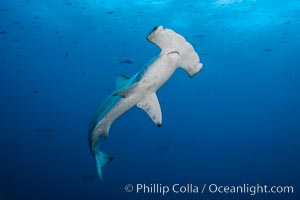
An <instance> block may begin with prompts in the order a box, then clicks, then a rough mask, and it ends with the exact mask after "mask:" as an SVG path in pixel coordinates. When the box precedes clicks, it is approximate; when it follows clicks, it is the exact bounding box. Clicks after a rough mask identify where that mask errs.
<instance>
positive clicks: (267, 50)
mask: <svg viewBox="0 0 300 200" xmlns="http://www.w3.org/2000/svg"><path fill="white" fill-rule="evenodd" d="M264 51H266V52H271V51H272V49H270V48H265V49H264Z"/></svg>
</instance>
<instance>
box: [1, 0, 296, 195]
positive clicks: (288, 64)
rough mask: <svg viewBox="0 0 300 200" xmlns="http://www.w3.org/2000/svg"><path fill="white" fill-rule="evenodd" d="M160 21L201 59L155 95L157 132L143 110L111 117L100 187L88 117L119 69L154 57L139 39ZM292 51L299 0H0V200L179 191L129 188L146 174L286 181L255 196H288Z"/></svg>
mask: <svg viewBox="0 0 300 200" xmlns="http://www.w3.org/2000/svg"><path fill="white" fill-rule="evenodd" d="M160 24H161V25H163V26H164V27H167V28H171V29H173V30H175V31H176V32H178V33H180V34H182V35H184V36H185V38H186V39H187V40H188V41H189V42H190V43H192V44H193V46H194V47H195V49H196V51H197V52H198V53H199V55H200V58H201V62H202V63H203V65H204V67H203V69H202V71H201V72H200V73H199V74H197V75H196V76H195V77H194V78H192V79H190V78H189V77H188V76H187V74H186V73H185V72H184V71H183V70H182V69H179V70H178V71H177V72H176V73H175V75H174V76H173V77H172V78H171V79H170V80H169V82H168V83H167V84H166V85H165V86H164V87H163V88H161V90H159V91H158V98H159V100H160V103H161V108H162V113H163V126H162V128H158V127H156V126H155V125H154V124H153V122H152V121H151V120H150V118H149V117H148V116H147V114H145V113H144V111H142V110H140V109H138V108H134V109H132V110H130V111H129V112H128V113H126V114H124V115H123V116H121V117H120V118H119V119H118V120H117V121H115V123H114V124H113V125H112V127H111V130H110V137H109V140H108V141H107V142H105V144H104V147H103V149H105V152H107V153H109V154H112V155H114V157H115V160H114V161H113V162H111V163H110V164H109V165H107V166H105V167H104V168H103V173H104V174H103V175H104V180H103V181H100V180H98V177H97V174H96V169H95V163H94V160H93V158H92V156H91V154H90V152H89V148H88V144H87V129H88V125H89V121H90V119H91V116H92V114H93V113H94V112H95V110H96V108H97V106H98V105H99V103H100V102H101V100H103V99H104V98H105V97H106V96H107V95H108V94H109V93H110V92H112V91H113V89H114V87H115V78H116V76H117V75H118V74H126V75H129V76H131V75H133V74H134V73H135V72H137V71H138V70H139V69H140V68H141V67H142V66H143V65H144V64H145V63H146V62H148V61H149V60H150V59H151V58H152V57H154V56H156V55H157V54H158V53H159V49H158V48H157V47H156V46H154V45H153V44H150V43H148V42H147V41H146V39H145V38H146V36H147V34H148V33H149V32H150V31H151V29H152V28H153V27H154V26H156V25H160ZM299 52H300V2H299V1H297V0H290V1H280V0H277V1H275V0H265V1H250V0H248V1H246V0H244V1H243V0H218V1H192V0H182V1H175V0H166V1H162V0H146V1H140V0H131V1H117V0H111V1H101V0H89V1H87V0H86V1H84V0H66V1H64V0H56V1H54V0H44V1H38V0H1V2H0V88H1V89H0V92H1V98H0V99H1V100H0V103H1V104H0V109H1V110H0V113H1V114H0V117H1V133H0V199H1V200H3V199H5V200H11V199H33V200H35V199H43V200H48V199H51V200H52V199H71V198H72V199H112V198H114V199H116V198H118V199H168V198H169V199H174V196H173V197H172V196H171V195H168V196H165V197H162V196H159V195H137V194H134V193H130V194H127V193H126V192H125V191H124V186H125V185H126V184H127V183H132V184H136V183H144V182H145V183H148V184H151V183H161V184H166V185H172V184H174V183H177V182H178V183H181V184H186V183H193V184H195V185H202V184H204V183H206V184H210V183H218V184H221V185H239V184H243V183H248V184H257V183H259V184H268V185H293V186H294V190H295V192H296V194H290V195H286V194H276V195H257V196H255V197H254V198H255V199H297V198H299V188H300V184H299V182H300V181H299V180H300V173H299V168H300V164H299V158H300V147H299V142H300V135H299V134H300V127H299V122H300V92H299V91H300V81H299V80H300V75H299V74H300V68H299V67H300V65H299V61H300V57H299V56H300V53H299ZM125 59H129V60H131V61H132V62H133V64H126V63H125V64H121V61H122V60H125ZM206 195H207V196H206ZM175 198H178V199H217V198H222V199H253V197H251V196H249V195H211V194H205V195H179V196H178V195H177V196H175Z"/></svg>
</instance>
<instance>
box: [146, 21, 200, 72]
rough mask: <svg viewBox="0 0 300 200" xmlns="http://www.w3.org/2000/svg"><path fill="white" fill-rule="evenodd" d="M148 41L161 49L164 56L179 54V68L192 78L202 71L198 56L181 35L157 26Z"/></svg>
mask: <svg viewBox="0 0 300 200" xmlns="http://www.w3.org/2000/svg"><path fill="white" fill-rule="evenodd" d="M147 39H148V40H149V41H150V42H152V43H154V44H156V45H157V46H158V47H159V48H161V50H162V53H163V54H169V53H172V52H177V53H178V54H179V55H180V58H179V62H178V66H180V67H182V68H183V69H184V70H185V71H186V72H187V73H188V75H189V76H190V77H193V76H194V75H195V74H197V73H198V72H199V71H200V70H201V68H202V63H200V58H199V56H198V54H197V53H196V51H195V50H194V48H193V46H192V45H191V44H190V43H189V42H187V41H186V40H185V39H184V37H182V36H181V35H180V34H178V33H176V32H174V31H172V30H171V29H165V28H163V27H162V26H157V27H154V29H153V30H152V32H150V34H149V35H148V37H147Z"/></svg>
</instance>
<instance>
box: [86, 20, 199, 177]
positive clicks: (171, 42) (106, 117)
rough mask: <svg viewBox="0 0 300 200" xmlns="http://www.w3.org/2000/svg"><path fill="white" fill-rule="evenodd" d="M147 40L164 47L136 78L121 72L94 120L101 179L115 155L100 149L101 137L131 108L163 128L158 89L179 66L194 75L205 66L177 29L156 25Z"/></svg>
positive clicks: (93, 139)
mask: <svg viewBox="0 0 300 200" xmlns="http://www.w3.org/2000/svg"><path fill="white" fill-rule="evenodd" d="M147 40H148V41H149V42H152V43H154V44H156V45H157V46H158V47H159V48H160V49H161V52H160V54H159V55H158V56H157V57H155V58H153V59H152V60H150V61H149V62H148V63H147V64H146V65H145V66H144V67H143V68H142V69H141V70H140V71H139V72H137V73H136V74H135V75H134V76H133V77H131V78H129V77H127V76H125V75H119V76H118V77H117V80H116V89H115V90H114V91H113V93H112V94H111V95H109V96H108V97H107V98H106V99H105V100H104V101H103V102H102V104H101V105H100V106H99V108H98V110H97V111H96V113H95V115H94V117H93V118H92V120H91V122H90V126H89V131H88V133H89V134H88V141H89V146H90V150H91V152H92V154H93V156H94V159H95V161H96V165H97V172H98V176H99V178H100V179H101V180H102V167H103V166H104V165H105V164H107V163H109V162H110V161H111V160H112V159H113V157H112V156H109V155H107V154H106V153H104V152H102V151H100V149H99V140H100V139H101V138H103V139H107V137H108V133H109V129H110V126H111V124H112V123H113V122H114V121H115V120H116V119H117V118H118V117H120V116H121V115H122V114H124V113H125V112H127V111H128V110H129V109H131V108H133V107H134V106H137V107H139V108H141V109H143V110H144V111H145V112H146V113H147V114H148V115H149V116H150V118H151V119H152V121H153V122H154V123H155V124H156V125H157V126H159V127H160V126H161V124H162V113H161V109H160V104H159V101H158V99H157V96H156V91H157V90H158V89H159V88H161V87H162V86H163V85H164V84H165V83H166V82H167V81H168V80H169V78H170V77H171V76H172V75H173V73H174V72H175V70H176V69H177V68H178V67H182V68H183V69H184V70H185V71H186V72H187V74H188V75H189V76H190V77H193V76H194V75H195V74H197V73H198V72H199V71H200V69H201V68H202V63H200V58H199V56H198V54H197V53H196V52H195V50H194V48H193V46H192V45H191V44H190V43H189V42H187V41H186V40H185V39H184V37H182V36H181V35H179V34H178V33H175V32H174V31H173V30H171V29H165V28H163V26H157V27H154V28H153V30H152V31H151V32H150V33H149V35H148V36H147Z"/></svg>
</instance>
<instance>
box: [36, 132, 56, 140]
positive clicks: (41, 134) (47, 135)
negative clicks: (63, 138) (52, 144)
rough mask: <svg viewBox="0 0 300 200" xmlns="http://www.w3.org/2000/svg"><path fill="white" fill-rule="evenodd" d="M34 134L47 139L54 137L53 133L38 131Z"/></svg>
mask: <svg viewBox="0 0 300 200" xmlns="http://www.w3.org/2000/svg"><path fill="white" fill-rule="evenodd" d="M36 136H39V137H41V138H44V139H47V140H52V139H53V138H54V136H53V135H51V134H46V133H39V134H36Z"/></svg>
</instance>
